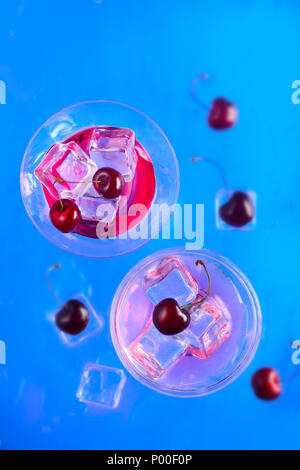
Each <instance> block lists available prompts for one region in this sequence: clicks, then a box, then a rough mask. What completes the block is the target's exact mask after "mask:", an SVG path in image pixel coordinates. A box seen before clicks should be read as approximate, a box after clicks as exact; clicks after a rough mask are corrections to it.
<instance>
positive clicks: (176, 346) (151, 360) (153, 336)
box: [129, 320, 187, 379]
mask: <svg viewBox="0 0 300 470" xmlns="http://www.w3.org/2000/svg"><path fill="white" fill-rule="evenodd" d="M186 347H187V344H186V343H185V338H183V340H182V341H181V340H180V339H179V338H178V337H177V336H166V335H163V334H161V333H160V332H159V331H158V330H157V328H156V327H155V326H154V325H153V323H152V320H151V323H150V324H148V325H147V327H146V328H145V330H144V331H143V332H142V333H141V334H140V336H139V337H138V338H137V339H136V340H134V341H133V343H131V345H130V347H129V352H130V355H131V357H132V359H133V360H134V361H135V362H136V363H137V365H139V366H141V367H142V369H143V371H145V372H146V373H147V374H148V375H149V376H150V377H151V378H155V379H156V378H158V377H160V376H161V375H163V374H164V373H165V372H166V371H167V370H168V369H169V368H170V367H171V366H172V365H174V364H175V362H176V361H177V360H178V359H179V358H180V357H181V356H182V355H183V354H184V352H185V350H186Z"/></svg>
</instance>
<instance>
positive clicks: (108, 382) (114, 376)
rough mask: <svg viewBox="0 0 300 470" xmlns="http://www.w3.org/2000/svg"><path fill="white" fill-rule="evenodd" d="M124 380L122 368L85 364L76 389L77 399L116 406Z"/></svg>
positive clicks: (93, 403) (109, 406)
mask: <svg viewBox="0 0 300 470" xmlns="http://www.w3.org/2000/svg"><path fill="white" fill-rule="evenodd" d="M125 382H126V376H125V373H124V371H123V370H121V369H115V368H113V367H107V366H104V365H99V364H87V365H86V366H85V368H84V371H83V374H82V377H81V382H80V385H79V388H78V391H77V395H76V396H77V398H78V400H79V401H81V402H83V403H86V404H87V405H96V406H103V407H105V408H116V407H117V406H118V404H119V402H120V398H121V395H122V390H123V388H124V385H125Z"/></svg>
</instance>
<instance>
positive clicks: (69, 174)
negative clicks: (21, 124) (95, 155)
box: [35, 142, 97, 200]
mask: <svg viewBox="0 0 300 470" xmlns="http://www.w3.org/2000/svg"><path fill="white" fill-rule="evenodd" d="M96 171H97V165H96V164H95V163H94V162H93V161H92V160H91V159H90V158H89V157H88V156H87V155H86V153H85V152H84V151H83V150H82V148H81V147H80V146H79V145H77V144H76V142H69V143H67V144H54V145H53V146H52V147H51V148H50V150H49V151H48V152H47V153H46V155H45V156H44V158H43V160H42V161H41V163H40V164H39V165H38V167H37V168H36V169H35V175H36V177H37V178H38V180H39V181H40V182H41V183H42V184H43V185H44V186H45V187H46V188H47V189H48V191H49V192H50V194H51V195H52V196H53V197H55V198H57V199H58V198H59V197H61V198H70V199H75V200H76V199H77V197H79V196H81V195H82V194H84V193H85V192H86V191H87V189H88V188H89V187H90V186H91V185H92V179H93V176H94V174H95V173H96ZM55 178H57V179H58V180H56V179H55Z"/></svg>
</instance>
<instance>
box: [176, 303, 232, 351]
mask: <svg viewBox="0 0 300 470" xmlns="http://www.w3.org/2000/svg"><path fill="white" fill-rule="evenodd" d="M199 299H200V300H201V297H199V296H198V297H197V300H199ZM187 310H188V311H189V312H190V315H191V323H190V325H189V327H188V328H187V329H186V330H184V331H183V332H182V333H181V334H180V335H179V336H180V338H181V340H182V341H186V342H187V343H189V347H188V349H189V351H190V352H191V353H192V354H193V355H194V356H197V357H199V358H200V359H207V358H208V357H210V356H211V355H212V353H213V352H214V351H215V350H216V349H217V348H218V347H219V346H220V345H221V344H222V343H223V342H224V341H225V340H226V339H227V338H228V337H229V335H230V333H231V317H230V314H229V312H228V311H227V310H225V308H224V309H221V308H220V307H219V306H218V305H217V302H216V301H215V300H214V299H213V298H212V297H208V299H207V300H205V301H204V302H203V303H201V304H198V305H193V306H191V307H187Z"/></svg>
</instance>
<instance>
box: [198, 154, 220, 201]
mask: <svg viewBox="0 0 300 470" xmlns="http://www.w3.org/2000/svg"><path fill="white" fill-rule="evenodd" d="M200 160H201V161H205V162H209V163H212V164H213V165H215V166H216V167H217V168H218V170H219V173H220V175H221V178H222V180H223V184H224V187H225V189H226V192H227V193H228V194H229V186H228V183H227V178H226V175H225V171H224V168H223V167H222V165H221V164H220V163H219V162H217V161H216V160H214V159H213V158H209V157H198V156H196V157H193V158H191V161H192V162H198V161H200Z"/></svg>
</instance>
